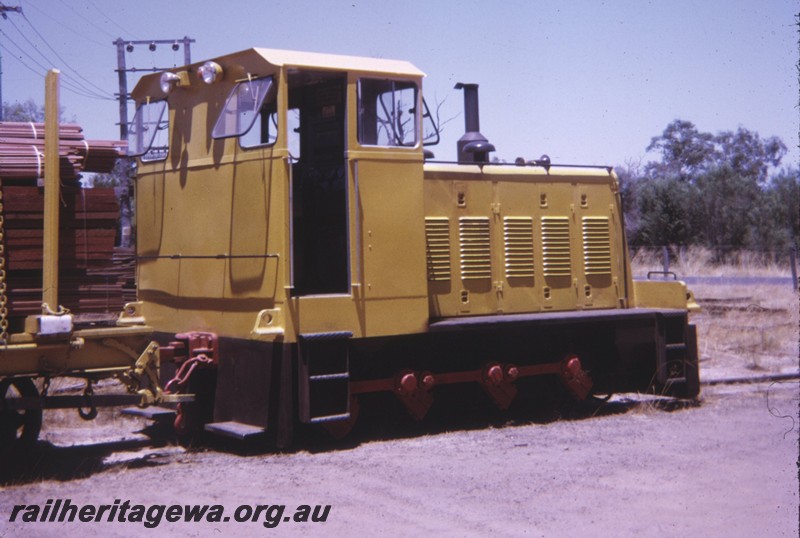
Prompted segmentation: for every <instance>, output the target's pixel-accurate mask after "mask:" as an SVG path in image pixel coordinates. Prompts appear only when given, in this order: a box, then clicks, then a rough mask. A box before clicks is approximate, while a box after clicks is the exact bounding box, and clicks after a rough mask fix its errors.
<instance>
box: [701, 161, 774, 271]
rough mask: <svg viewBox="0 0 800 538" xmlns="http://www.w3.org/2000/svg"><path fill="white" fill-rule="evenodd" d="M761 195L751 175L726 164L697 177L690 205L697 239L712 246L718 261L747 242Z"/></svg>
mask: <svg viewBox="0 0 800 538" xmlns="http://www.w3.org/2000/svg"><path fill="white" fill-rule="evenodd" d="M761 195H762V192H761V189H760V188H759V187H758V185H757V183H756V182H755V181H753V178H752V177H748V176H746V175H743V174H741V173H739V172H737V171H735V170H734V169H733V168H732V167H731V166H730V165H727V164H726V165H722V166H719V167H716V168H713V169H712V170H710V171H709V172H707V173H706V174H703V175H701V176H700V177H698V179H697V196H696V197H695V199H694V204H693V205H694V208H693V213H694V216H695V219H696V220H697V222H699V223H701V225H700V226H699V227H698V228H697V232H698V235H699V239H701V240H702V241H703V242H704V243H705V244H706V245H707V246H709V247H711V248H712V249H714V252H715V258H716V259H717V261H721V260H722V258H723V257H724V256H725V254H726V253H727V252H730V251H731V250H736V249H740V248H742V247H744V246H745V245H746V243H747V239H748V237H749V234H750V231H751V228H752V225H753V223H754V217H755V215H756V212H757V210H758V208H759V207H760V202H761V197H762V196H761Z"/></svg>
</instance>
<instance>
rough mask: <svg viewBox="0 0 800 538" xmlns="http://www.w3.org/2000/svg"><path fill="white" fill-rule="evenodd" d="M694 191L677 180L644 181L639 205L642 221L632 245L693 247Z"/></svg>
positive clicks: (685, 183) (638, 199)
mask: <svg viewBox="0 0 800 538" xmlns="http://www.w3.org/2000/svg"><path fill="white" fill-rule="evenodd" d="M694 190H695V188H694V186H692V185H690V184H689V183H687V182H686V181H682V180H681V179H679V178H678V177H668V178H664V179H643V180H641V184H640V185H639V186H638V191H639V192H638V195H637V201H636V202H637V211H638V215H639V221H638V225H637V228H636V229H635V231H634V232H633V234H632V236H631V239H632V242H633V243H634V244H637V245H654V246H655V245H687V244H690V243H691V242H692V238H693V234H692V231H693V230H692V219H691V207H692V203H691V200H692V198H693V197H694Z"/></svg>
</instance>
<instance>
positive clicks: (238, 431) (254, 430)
mask: <svg viewBox="0 0 800 538" xmlns="http://www.w3.org/2000/svg"><path fill="white" fill-rule="evenodd" d="M205 430H206V431H207V432H210V433H214V434H217V435H223V436H225V437H233V438H234V439H239V440H241V441H244V440H245V439H251V438H253V437H256V436H258V435H263V434H264V433H266V431H267V430H266V428H262V427H261V426H253V425H251V424H244V423H242V422H236V421H233V420H230V421H226V422H209V423H208V424H206V427H205Z"/></svg>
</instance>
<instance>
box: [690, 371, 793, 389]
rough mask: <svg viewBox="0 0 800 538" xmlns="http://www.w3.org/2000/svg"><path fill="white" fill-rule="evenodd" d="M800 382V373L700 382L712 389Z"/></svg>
mask: <svg viewBox="0 0 800 538" xmlns="http://www.w3.org/2000/svg"><path fill="white" fill-rule="evenodd" d="M793 380H800V373H792V374H772V375H760V376H747V377H728V378H719V379H706V380H703V379H701V380H700V385H701V386H706V387H711V386H714V385H746V384H755V383H770V382H776V381H793Z"/></svg>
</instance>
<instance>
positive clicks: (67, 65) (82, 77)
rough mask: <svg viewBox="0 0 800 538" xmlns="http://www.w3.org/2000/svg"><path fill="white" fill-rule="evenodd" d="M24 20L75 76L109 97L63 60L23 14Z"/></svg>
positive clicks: (104, 91)
mask: <svg viewBox="0 0 800 538" xmlns="http://www.w3.org/2000/svg"><path fill="white" fill-rule="evenodd" d="M22 18H23V19H25V22H27V23H28V26H30V27H31V30H33V31H34V33H35V34H36V35H37V36H39V39H41V40H42V42H43V43H44V44H45V45H47V48H49V49H50V50H51V51H52V52H53V54H55V55H56V58H58V59H59V60H61V62H62V63H63V64H64V65H65V66H66V67H68V68H69V69H71V70H72V71H74V72H75V74H76V75H77V76H78V78H80V79H81V80H83V81H85V82H87V83H89V84H90V85H91V86H93V87H94V88H96V89H97V90H98V91H100V92H101V95H106V96H107V95H108V92H107V91H106V90H104V89H103V88H101V87H100V86H98V85H97V84H95V83H94V82H92V81H91V80H89V79H88V78H86V77H84V76H83V75H81V74H80V72H79V71H78V70H77V69H75V68H74V67H72V66H71V65H70V64H69V63H68V62H67V61H66V60H65V59H64V58H63V57H62V56H61V55H60V54H59V53H58V51H56V49H54V48H53V47H52V46H51V45H50V43H48V41H47V39H45V37H44V36H43V35H42V34H41V33H39V30H37V29H36V27H35V26H34V25H33V23H32V22H31V21H30V19H28V17H27V16H26V15H25V13H22ZM37 50H38V49H37Z"/></svg>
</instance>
